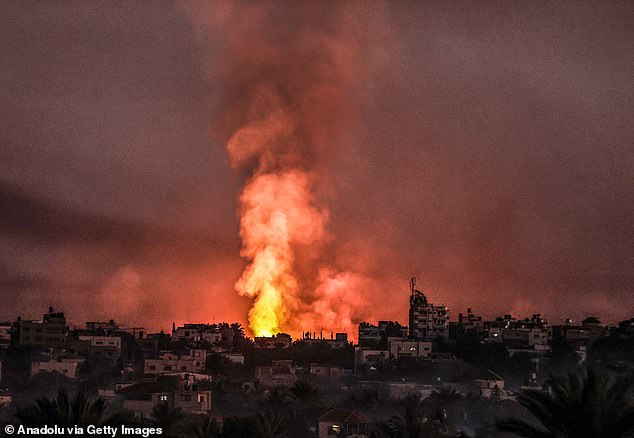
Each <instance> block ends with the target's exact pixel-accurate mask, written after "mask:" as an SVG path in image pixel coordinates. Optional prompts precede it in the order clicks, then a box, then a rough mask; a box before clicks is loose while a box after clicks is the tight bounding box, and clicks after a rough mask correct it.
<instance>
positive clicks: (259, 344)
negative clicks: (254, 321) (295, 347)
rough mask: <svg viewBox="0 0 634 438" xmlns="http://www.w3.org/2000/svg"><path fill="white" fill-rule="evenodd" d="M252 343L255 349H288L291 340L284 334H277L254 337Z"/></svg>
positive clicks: (289, 336)
mask: <svg viewBox="0 0 634 438" xmlns="http://www.w3.org/2000/svg"><path fill="white" fill-rule="evenodd" d="M253 341H254V342H255V348H289V347H290V346H291V343H292V338H291V335H288V334H286V333H278V334H277V335H274V336H256V337H255V338H253Z"/></svg>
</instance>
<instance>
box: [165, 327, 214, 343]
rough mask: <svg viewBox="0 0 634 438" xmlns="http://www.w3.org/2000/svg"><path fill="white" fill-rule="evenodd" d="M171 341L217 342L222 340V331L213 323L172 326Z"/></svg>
mask: <svg viewBox="0 0 634 438" xmlns="http://www.w3.org/2000/svg"><path fill="white" fill-rule="evenodd" d="M172 341H176V342H178V341H185V342H201V341H204V342H207V343H209V344H218V343H220V342H221V341H222V333H221V332H220V330H219V329H218V326H216V325H215V324H185V325H183V326H182V327H178V328H177V327H176V326H174V327H173V328H172Z"/></svg>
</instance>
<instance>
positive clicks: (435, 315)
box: [409, 277, 449, 340]
mask: <svg viewBox="0 0 634 438" xmlns="http://www.w3.org/2000/svg"><path fill="white" fill-rule="evenodd" d="M409 337H410V338H411V339H417V340H430V339H435V338H443V339H448V338H449V309H448V308H447V306H437V305H433V304H431V303H430V302H428V301H427V297H426V296H425V295H424V294H423V293H422V292H421V291H419V290H417V289H416V277H412V279H411V280H410V298H409Z"/></svg>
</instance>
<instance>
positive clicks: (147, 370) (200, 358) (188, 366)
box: [143, 350, 207, 375]
mask: <svg viewBox="0 0 634 438" xmlns="http://www.w3.org/2000/svg"><path fill="white" fill-rule="evenodd" d="M206 360H207V352H206V351H205V350H189V352H188V354H183V355H181V354H175V353H171V352H168V353H163V354H162V355H160V356H159V358H158V359H146V360H145V364H144V369H143V372H144V374H146V375H156V374H171V373H176V372H184V373H196V372H198V371H201V370H202V369H203V368H204V367H205V361H206Z"/></svg>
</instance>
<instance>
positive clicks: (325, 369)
mask: <svg viewBox="0 0 634 438" xmlns="http://www.w3.org/2000/svg"><path fill="white" fill-rule="evenodd" d="M309 373H310V375H311V376H315V377H320V378H323V379H329V380H338V379H341V378H342V377H344V376H348V375H351V374H352V371H351V370H346V369H345V368H343V367H339V366H329V365H322V364H315V363H311V364H310V369H309Z"/></svg>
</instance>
